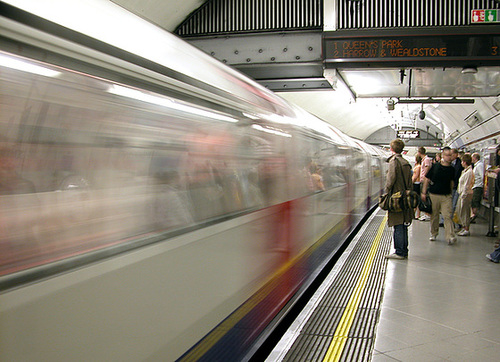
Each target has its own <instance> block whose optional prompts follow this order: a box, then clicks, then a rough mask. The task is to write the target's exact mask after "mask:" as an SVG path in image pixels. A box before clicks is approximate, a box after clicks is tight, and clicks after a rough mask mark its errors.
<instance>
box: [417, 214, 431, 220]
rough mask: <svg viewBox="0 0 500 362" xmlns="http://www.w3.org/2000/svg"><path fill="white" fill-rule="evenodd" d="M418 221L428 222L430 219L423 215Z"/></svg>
mask: <svg viewBox="0 0 500 362" xmlns="http://www.w3.org/2000/svg"><path fill="white" fill-rule="evenodd" d="M419 220H420V221H430V220H431V218H430V216H428V215H425V214H424V215H422V216H420V219H419Z"/></svg>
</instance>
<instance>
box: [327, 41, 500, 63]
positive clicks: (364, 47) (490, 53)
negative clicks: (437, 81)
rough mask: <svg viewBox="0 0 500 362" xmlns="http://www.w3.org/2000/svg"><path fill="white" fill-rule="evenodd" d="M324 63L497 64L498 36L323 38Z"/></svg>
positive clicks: (498, 60) (499, 46)
mask: <svg viewBox="0 0 500 362" xmlns="http://www.w3.org/2000/svg"><path fill="white" fill-rule="evenodd" d="M323 45H324V56H325V62H326V63H336V62H349V61H352V60H357V61H366V62H369V61H378V62H381V61H388V62H392V61H398V60H401V61H408V60H410V61H411V60H414V61H421V60H427V61H429V60H431V61H449V60H458V59H463V60H474V59H482V60H490V61H492V62H500V35H498V34H491V35H490V34H477V35H447V36H392V37H362V38H361V37H360V38H334V37H332V38H329V37H328V36H326V37H325V38H324V44H323Z"/></svg>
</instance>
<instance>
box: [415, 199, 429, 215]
mask: <svg viewBox="0 0 500 362" xmlns="http://www.w3.org/2000/svg"><path fill="white" fill-rule="evenodd" d="M418 208H419V210H420V211H422V212H426V213H428V214H432V202H431V198H430V197H429V195H427V197H426V198H425V201H424V200H423V199H420V202H419V203H418Z"/></svg>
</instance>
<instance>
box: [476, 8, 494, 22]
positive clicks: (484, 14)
mask: <svg viewBox="0 0 500 362" xmlns="http://www.w3.org/2000/svg"><path fill="white" fill-rule="evenodd" d="M499 12H500V10H497V9H487V10H472V14H471V23H472V24H486V23H500V14H499Z"/></svg>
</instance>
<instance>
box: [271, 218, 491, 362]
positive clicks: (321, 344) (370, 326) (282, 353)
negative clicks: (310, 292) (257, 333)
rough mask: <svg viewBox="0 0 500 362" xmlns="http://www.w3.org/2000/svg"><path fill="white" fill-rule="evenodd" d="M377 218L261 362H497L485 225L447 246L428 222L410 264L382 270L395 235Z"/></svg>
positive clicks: (419, 224) (419, 225)
mask: <svg viewBox="0 0 500 362" xmlns="http://www.w3.org/2000/svg"><path fill="white" fill-rule="evenodd" d="M385 214H386V213H385V212H384V211H382V210H377V211H375V213H374V214H373V215H372V216H371V217H370V218H369V220H368V221H367V222H366V223H365V225H364V226H363V227H362V229H361V230H360V231H359V233H358V234H357V236H356V237H355V238H354V239H353V241H352V242H351V244H350V245H349V247H348V248H347V250H346V251H345V252H344V254H343V255H342V256H341V257H340V259H339V261H338V263H336V265H335V267H334V268H333V270H332V271H331V273H330V275H329V276H328V277H327V278H326V279H325V281H324V283H323V284H322V285H321V287H320V288H318V290H317V292H316V293H315V295H314V296H313V298H311V300H310V302H309V304H308V305H307V306H306V308H304V310H303V311H302V313H301V314H300V315H299V316H298V318H297V319H296V320H295V321H294V322H293V323H292V325H291V327H290V328H289V330H288V331H287V333H286V334H285V335H284V336H283V338H282V339H281V340H280V342H279V343H278V344H277V346H276V347H275V348H274V350H273V351H272V352H271V354H270V355H269V357H268V359H267V361H273V362H276V361H297V360H300V361H473V360H480V361H497V360H498V359H499V356H500V322H499V321H498V318H497V315H496V312H497V311H498V308H497V307H498V303H499V301H500V283H499V281H500V264H495V263H492V262H490V261H489V260H487V259H486V257H485V255H486V254H487V253H489V252H492V251H493V250H494V244H495V242H496V241H497V238H491V237H486V236H485V235H486V233H487V231H488V227H487V225H486V221H485V220H484V219H478V220H477V223H476V224H473V225H471V236H468V237H457V238H458V241H457V243H455V244H453V245H448V244H447V242H446V241H445V238H444V229H443V228H440V235H439V236H438V238H437V240H436V241H434V242H432V241H429V230H430V224H429V222H423V221H418V220H415V221H414V222H413V223H412V225H411V227H410V228H409V239H410V245H409V249H410V252H409V258H408V259H407V260H387V259H385V258H384V255H386V254H387V253H389V252H393V250H392V228H389V227H387V222H386V221H387V220H386V217H385Z"/></svg>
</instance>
